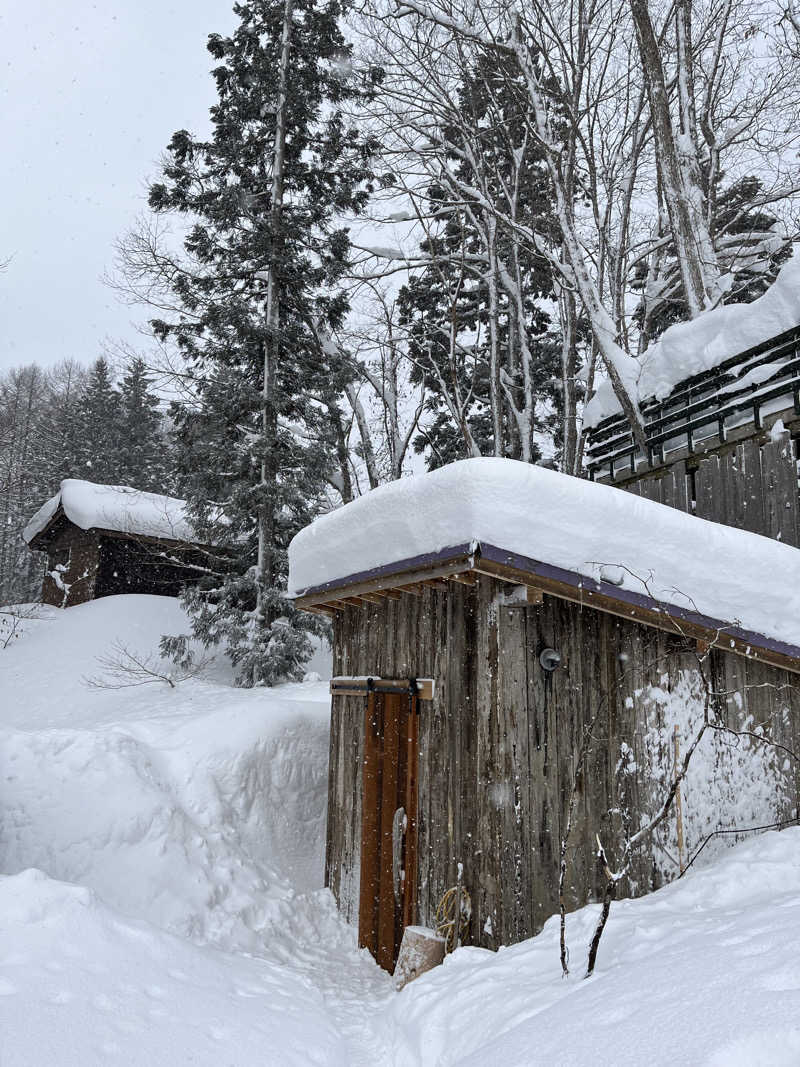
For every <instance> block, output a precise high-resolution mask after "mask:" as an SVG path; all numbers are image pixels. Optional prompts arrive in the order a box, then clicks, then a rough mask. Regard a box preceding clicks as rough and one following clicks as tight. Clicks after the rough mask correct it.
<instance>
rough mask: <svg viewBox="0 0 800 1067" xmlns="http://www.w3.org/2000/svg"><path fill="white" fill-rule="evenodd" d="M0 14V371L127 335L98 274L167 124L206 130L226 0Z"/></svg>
mask: <svg viewBox="0 0 800 1067" xmlns="http://www.w3.org/2000/svg"><path fill="white" fill-rule="evenodd" d="M3 6H4V8H5V11H3V12H2V13H0V55H2V61H1V62H2V67H1V69H2V73H1V74H0V145H1V146H2V152H1V155H0V159H1V160H2V164H1V166H0V204H1V205H2V207H1V208H0V210H2V219H1V221H0V260H4V259H8V258H10V259H11V262H10V263H9V265H8V268H7V270H6V271H5V273H4V274H2V275H0V370H3V369H5V368H7V367H9V366H16V365H19V364H25V363H30V362H32V361H36V362H39V363H43V364H46V363H53V362H56V361H57V360H59V359H61V358H63V357H65V356H71V357H74V358H77V359H80V360H84V361H89V360H92V359H95V358H96V357H97V356H98V355H100V354H101V352H102V348H103V343H104V340H106V339H111V340H116V339H127V340H133V341H136V342H137V343H138V342H140V339H139V338H138V337H137V336H136V334H135V332H134V328H133V326H132V322H133V321H134V320H135V318H136V315H137V312H136V311H135V310H134V309H131V308H129V307H127V306H125V305H124V304H121V303H119V302H118V300H117V298H116V297H115V294H114V293H113V292H112V291H111V290H109V289H108V288H107V287H105V286H104V285H103V283H102V280H101V276H102V274H103V272H104V271H105V270H107V269H109V268H110V267H111V266H112V262H113V255H114V248H113V246H114V241H115V239H116V238H117V237H118V236H120V235H121V234H122V233H124V231H125V230H126V229H127V228H128V227H129V226H130V225H131V223H132V222H133V221H134V219H135V217H136V215H137V214H138V213H139V212H141V211H142V210H143V208H144V206H145V195H146V194H145V188H146V179H147V178H148V177H152V176H153V175H154V174H155V170H156V165H157V161H158V159H159V156H160V155H161V152H162V151H163V149H164V147H165V146H166V144H167V142H168V140H169V138H170V136H171V134H172V133H173V131H174V130H177V129H180V128H182V127H186V128H188V129H191V130H194V131H200V132H204V130H205V128H206V122H207V116H208V108H209V106H210V105H211V104H212V103H213V100H214V84H213V80H212V78H211V77H210V75H209V74H208V71H209V69H210V67H211V65H212V58H211V56H210V55H209V54H208V52H207V51H206V49H205V40H206V37H207V35H208V33H209V32H211V31H214V30H219V31H222V32H226V31H228V30H229V29H231V27H232V26H233V24H234V21H235V20H234V16H233V15H232V13H231V10H230V9H231V6H232V0H173V2H169V0H167V2H164V0H161V2H159V0H124V2H123V0H106V2H104V3H99V2H98V3H89V2H88V0H70V2H68V3H64V2H63V0H23V2H16V3H12V2H10V0H9V2H8V3H6V4H4V5H3Z"/></svg>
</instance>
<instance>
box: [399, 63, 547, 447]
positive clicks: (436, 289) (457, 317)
mask: <svg viewBox="0 0 800 1067" xmlns="http://www.w3.org/2000/svg"><path fill="white" fill-rule="evenodd" d="M520 80H521V73H520V71H519V69H518V68H517V66H516V63H515V61H514V60H513V58H511V57H510V56H497V55H491V56H487V57H484V58H483V59H481V60H480V61H479V62H478V63H477V65H476V67H475V69H474V70H472V71H470V72H469V73H468V74H467V75H465V77H464V79H463V80H462V83H461V85H460V87H459V91H458V96H459V112H460V115H461V124H460V125H459V126H457V128H455V129H449V128H446V127H445V128H443V129H441V131H440V132H439V135H438V138H437V140H438V141H439V143H440V145H441V148H442V150H443V153H444V154H445V155H446V156H447V157H448V171H449V173H450V174H452V177H451V178H448V177H447V173H448V172H447V171H445V172H444V173H443V177H442V180H440V181H438V182H434V183H433V184H432V185H431V187H430V189H429V191H428V195H429V208H430V211H429V214H430V215H431V217H436V218H439V219H442V220H444V221H443V224H442V225H441V226H440V228H439V229H438V231H437V232H435V233H431V234H430V235H429V236H427V237H426V239H425V240H424V241H423V242H422V243H421V245H420V251H421V252H422V253H423V254H424V255H425V256H427V257H429V258H430V260H431V266H430V267H428V268H426V269H424V270H422V271H421V272H420V273H419V274H418V275H416V276H415V277H414V278H412V279H411V280H410V281H409V283H408V284H407V285H406V286H405V287H404V288H403V290H402V291H401V294H400V298H399V307H400V312H401V322H402V323H403V324H405V326H406V327H407V329H408V331H409V354H410V356H411V359H412V365H413V368H414V369H413V370H412V381H414V382H419V381H424V383H425V388H426V394H427V397H428V399H427V402H426V404H427V409H428V412H429V418H428V420H427V422H426V426H425V430H424V432H423V433H420V434H419V435H418V436H417V438H416V441H415V448H416V449H417V451H418V452H422V451H425V452H427V460H428V465H429V466H430V467H438V466H441V465H442V464H444V463H449V462H452V461H453V460H455V459H461V458H464V457H466V456H468V455H470V454H474V452H475V451H478V452H480V453H481V454H482V455H493V454H494V455H502V456H509V457H512V458H527V459H530V460H531V461H532V462H536V461H537V460H538V459H539V458H540V456H541V451H540V442H541V441H542V440H543V439H544V438H546V437H548V436H550V437H551V438H554V437H555V433H556V423H557V419H556V418H555V412H556V408H557V404H558V395H557V392H556V389H555V380H556V378H557V376H558V373H559V359H560V348H559V342H558V338H557V337H556V336H555V333H554V330H553V328H552V325H551V320H550V315H549V313H548V311H547V310H546V302H550V303H551V304H552V303H553V302H554V300H555V293H554V288H553V276H552V271H551V268H550V267H549V265H548V263H547V261H546V260H545V258H544V257H543V256H541V255H537V254H536V253H535V251H534V249H532V248H531V247H529V246H528V245H526V243H524V242H522V241H520V239H519V231H514V230H505V231H504V230H503V229H502V228H500V227H498V228H497V230H496V233H495V236H494V239H493V240H492V233H493V232H494V231H493V230H492V228H491V225H492V224H494V214H493V210H492V209H493V207H497V208H498V209H499V210H500V212H502V213H505V214H506V215H507V216H508V217H513V218H514V219H515V221H516V223H517V224H518V225H519V227H520V228H528V229H532V230H535V231H536V232H537V233H538V234H539V235H540V237H542V238H546V237H548V236H550V237H551V238H552V239H553V240H554V239H555V231H556V227H555V221H554V218H553V214H552V203H553V201H552V189H551V186H550V183H549V180H548V177H547V174H546V172H545V168H544V166H543V158H544V157H543V155H542V152H541V150H540V149H538V148H537V147H536V146H535V145H532V144H531V143H530V137H529V136H528V135H527V128H526V119H525V116H524V112H523V110H522V108H523V107H524V99H523V97H522V94H521V92H520V88H521V85H520ZM467 137H468V138H469V140H470V142H471V143H470V145H469V149H470V150H469V152H467V151H465V150H464V149H463V143H464V140H465V138H467ZM476 167H477V168H479V172H476ZM443 171H444V168H443ZM473 190H477V192H473ZM509 190H513V199H512V197H511V195H510V193H509ZM490 242H491V243H492V245H493V247H492V248H491V249H490V247H489V245H490ZM490 251H491V253H492V255H493V256H494V257H495V258H496V260H497V263H498V265H500V266H501V269H497V268H495V269H494V274H495V275H496V276H499V278H498V282H497V284H496V288H495V292H494V293H493V292H491V291H490V284H491V278H492V267H493V264H492V260H491V259H490ZM517 280H519V286H520V289H521V292H520V293H519V300H518V299H517V294H516V292H515V284H516V283H517ZM520 304H521V307H520V306H519V305H520ZM520 312H521V315H520ZM492 316H494V319H495V321H494V324H492V322H491V321H490V320H491V317H492ZM520 320H522V322H523V325H522V326H521V322H520ZM493 328H494V331H495V336H494V338H493V336H492V332H493ZM523 334H524V336H523ZM493 344H494V345H495V346H496V349H497V352H498V358H497V364H498V366H497V369H496V371H495V375H496V377H495V380H493V378H492V375H493V370H492V354H491V347H492V345H493ZM523 362H525V363H526V370H527V383H526V382H525V381H524V379H525V377H526V375H525V374H524V373H523V369H522V365H523ZM525 388H527V389H528V390H529V391H530V393H531V399H532V400H533V409H534V411H535V413H536V414H535V417H534V418H532V419H531V420H530V421H528V422H527V424H525V423H524V421H523V420H521V419H519V418H518V417H517V414H518V412H519V411H520V409H521V408H522V407H523V406H524V400H523V396H522V394H523V391H524V389H525ZM446 394H447V395H446ZM453 394H457V395H458V397H459V398H460V399H461V401H462V407H461V410H460V412H459V414H458V416H457V417H456V416H455V415H454V411H453V407H454V404H453ZM493 395H494V396H493ZM493 406H494V408H495V409H497V411H498V413H499V415H498V416H496V415H495V413H494V412H493ZM515 407H516V413H515V411H514V408H515ZM523 425H526V429H525V430H524V431H521V426H523ZM498 428H499V431H500V440H499V441H498V440H496V433H497V429H498ZM523 437H524V438H525V439H524V440H523Z"/></svg>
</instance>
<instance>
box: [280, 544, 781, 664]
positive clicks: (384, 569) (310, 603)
mask: <svg viewBox="0 0 800 1067" xmlns="http://www.w3.org/2000/svg"><path fill="white" fill-rule="evenodd" d="M478 574H486V575H489V576H491V577H493V578H497V579H499V580H501V581H504V582H508V583H510V584H513V585H519V586H525V587H527V588H528V589H530V590H533V591H535V593H536V594H538V595H541V594H547V595H549V596H555V597H558V598H560V599H562V600H569V601H572V602H573V603H578V604H580V605H581V606H583V607H586V608H590V609H593V610H596V611H602V612H605V613H607V614H611V615H615V616H618V617H620V618H624V619H628V620H630V621H633V622H638V623H641V624H643V625H645V626H652V627H655V628H656V629H659V630H664V631H667V632H669V633H674V634H675V635H676V636H678V637H682V638H685V639H686V641H687V642H698V643H699V644H702V645H703V646H706V647H708V648H712V647H713V648H718V649H720V650H721V651H724V652H732V653H735V654H737V655H742V656H745V657H747V658H752V659H756V660H759V661H761V662H764V663H769V664H771V665H772V666H775V667H781V668H783V669H784V670H789V671H792V672H794V673H800V647H798V646H797V645H793V644H790V643H788V642H786V641H781V640H779V639H777V638H774V637H770V636H768V635H766V634H761V633H757V632H755V631H752V630H747V629H745V628H743V627H742V626H740V625H739V624H738V623H736V622H729V621H726V620H724V619H715V618H712V617H711V616H708V615H704V614H703V613H701V612H699V611H696V610H694V609H693V608H685V607H681V606H680V605H676V604H670V603H668V602H666V601H662V600H658V599H656V598H654V597H651V596H648V595H647V594H645V593H640V592H637V591H636V590H632V589H623V588H620V587H619V586H618V585H616V584H614V583H613V582H609V581H604V580H602V579H596V578H590V577H587V576H586V575H584V574H579V573H578V572H577V571H570V570H566V569H564V568H562V567H557V566H554V565H553V564H550V563H545V562H543V561H542V560H534V559H530V558H528V557H527V556H522V555H520V554H519V553H515V552H511V551H508V550H506V549H504V548H500V547H498V546H497V545H491V544H488V543H485V542H474V541H473V542H468V543H463V544H460V545H453V546H451V547H449V548H445V549H442V550H441V551H439V552H435V553H425V554H423V555H419V556H415V557H411V558H409V559H405V560H399V561H397V562H395V563H392V564H387V565H384V566H380V567H375V568H372V569H371V570H367V571H360V572H357V573H355V574H350V575H347V576H345V577H343V578H340V579H335V580H332V581H329V582H325V583H323V584H321V585H319V586H316V587H312V588H309V589H306V590H304V591H303V592H302V594H300V595H297V596H295V597H294V598H293V599H294V603H295V606H296V607H299V608H303V609H306V610H310V611H315V610H316V611H319V610H325V611H327V612H333V613H335V612H337V611H339V610H343V609H344V608H345V607H346V606H348V605H351V606H353V605H354V606H361V607H364V606H367V605H368V604H370V603H374V602H376V601H377V602H380V600H382V599H383V598H385V597H387V596H395V597H396V596H401V597H402V596H403V594H410V595H415V594H419V593H420V592H421V590H422V589H424V587H425V586H428V585H433V586H435V587H439V588H446V583H448V582H459V583H465V584H472V582H473V581H474V580H475V576H477V575H478ZM529 602H531V603H533V602H535V598H533V597H532V598H531V599H530V601H529Z"/></svg>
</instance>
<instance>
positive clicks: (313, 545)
mask: <svg viewBox="0 0 800 1067" xmlns="http://www.w3.org/2000/svg"><path fill="white" fill-rule="evenodd" d="M472 542H474V543H476V544H480V543H481V542H483V543H488V544H491V545H494V546H495V547H497V548H500V549H504V550H506V551H508V552H513V553H517V554H519V555H522V556H527V557H528V558H529V559H533V560H536V561H539V562H543V563H546V564H550V565H551V566H555V567H559V568H562V569H564V570H567V571H572V572H575V573H577V574H579V575H583V576H584V577H586V578H592V579H597V580H612V579H613V584H614V585H616V586H619V587H620V588H622V589H626V590H630V591H632V592H635V593H639V594H644V595H647V596H650V597H653V598H655V599H656V600H658V601H662V602H665V603H668V604H673V605H675V606H676V607H678V608H682V609H687V610H691V611H697V612H700V613H701V614H703V615H706V616H708V617H710V618H712V619H715V620H718V621H721V622H723V623H729V624H736V625H738V626H740V627H741V628H742V629H745V630H749V631H752V632H754V633H756V634H762V635H765V636H767V637H769V638H773V639H777V640H779V641H783V642H786V643H788V644H791V645H795V646H800V551H798V550H797V549H796V548H793V547H791V546H789V545H784V544H781V543H780V542H778V541H774V540H772V539H771V538H767V537H762V536H760V535H759V534H753V533H748V532H747V531H745V530H735V529H732V528H731V527H728V526H722V525H720V524H719V523H713V522H707V521H706V520H704V519H698V518H696V517H695V516H693V515H687V514H684V513H683V512H680V511H677V510H676V509H675V508H670V507H667V506H665V505H663V504H657V503H655V502H653V501H651V500H646V499H644V498H643V497H639V496H634V495H633V494H632V493H626V492H624V491H623V490H621V489H617V488H615V487H613V486H608V485H602V484H600V483H596V482H590V481H586V480H584V479H579V478H573V477H570V476H569V475H565V474H559V473H557V472H556V471H551V470H547V469H546V468H544V467H537V466H533V465H531V464H527V463H519V462H517V461H515V460H510V459H492V458H482V459H467V460H462V461H460V462H458V463H452V464H450V465H449V466H447V467H442V468H440V469H439V470H436V471H432V472H431V473H429V474H423V475H417V476H414V477H412V478H405V479H402V480H401V481H397V482H392V483H390V484H389V485H384V486H381V487H380V488H378V489H374V490H372V492H370V493H367V494H366V495H365V496H362V497H359V498H358V499H357V500H354V501H353V502H352V503H350V504H347V505H345V506H344V507H342V508H339V509H338V510H337V511H333V512H331V513H330V514H328V515H324V516H322V517H321V518H319V519H317V520H316V521H315V522H313V523H312V524H311V525H310V526H308V527H306V529H305V530H302V531H301V532H300V533H299V534H298V535H297V536H296V537H295V538H294V540H293V541H292V543H291V545H290V546H289V589H290V593H291V595H294V596H298V595H300V594H301V593H302V592H303V591H304V590H306V589H308V588H313V587H315V586H318V585H322V584H324V583H326V582H333V581H335V580H337V579H341V578H345V577H348V576H350V575H351V574H355V573H362V572H364V571H367V570H369V569H370V568H376V567H379V566H382V565H385V564H392V563H398V562H401V561H403V560H408V559H412V558H414V557H416V556H419V555H423V554H425V553H433V552H439V551H441V550H442V549H445V548H452V547H455V546H457V545H462V544H465V543H472ZM610 574H611V576H612V579H609V575H610Z"/></svg>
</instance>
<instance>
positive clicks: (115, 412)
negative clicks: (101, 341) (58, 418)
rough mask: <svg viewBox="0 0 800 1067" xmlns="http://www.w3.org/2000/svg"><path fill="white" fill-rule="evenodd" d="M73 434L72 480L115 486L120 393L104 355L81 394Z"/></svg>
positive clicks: (96, 363) (91, 372)
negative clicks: (74, 439) (80, 479)
mask: <svg viewBox="0 0 800 1067" xmlns="http://www.w3.org/2000/svg"><path fill="white" fill-rule="evenodd" d="M74 432H75V436H76V438H77V440H76V441H75V470H74V472H73V474H72V477H74V478H86V479H87V480H88V481H90V482H100V483H102V484H105V485H114V484H115V483H116V482H117V477H118V473H119V465H118V456H117V449H118V446H119V438H118V433H119V393H118V392H117V391H116V389H115V388H114V383H113V380H112V378H111V369H110V367H109V365H108V362H107V361H106V360H105V359H104V358H103V357H102V356H101V357H100V358H99V359H97V360H96V361H95V362H94V363H93V364H92V367H91V369H90V371H89V375H88V377H87V380H86V385H85V387H84V389H83V390H82V392H81V395H80V400H79V410H78V412H77V417H76V419H75V427H74Z"/></svg>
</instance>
